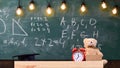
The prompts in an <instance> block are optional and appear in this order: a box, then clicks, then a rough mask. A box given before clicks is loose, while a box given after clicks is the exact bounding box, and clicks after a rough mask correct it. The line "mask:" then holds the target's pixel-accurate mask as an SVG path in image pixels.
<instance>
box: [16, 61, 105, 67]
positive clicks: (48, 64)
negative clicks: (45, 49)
mask: <svg viewBox="0 0 120 68" xmlns="http://www.w3.org/2000/svg"><path fill="white" fill-rule="evenodd" d="M14 67H15V68H103V62H102V61H82V62H74V61H15V64H14Z"/></svg>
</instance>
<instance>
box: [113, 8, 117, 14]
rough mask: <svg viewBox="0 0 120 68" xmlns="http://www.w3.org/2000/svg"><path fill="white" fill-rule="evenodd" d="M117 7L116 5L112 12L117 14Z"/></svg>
mask: <svg viewBox="0 0 120 68" xmlns="http://www.w3.org/2000/svg"><path fill="white" fill-rule="evenodd" d="M117 12H118V11H117V8H116V7H114V8H113V9H112V13H113V14H114V15H116V14H117Z"/></svg>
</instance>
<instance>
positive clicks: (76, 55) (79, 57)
mask: <svg viewBox="0 0 120 68" xmlns="http://www.w3.org/2000/svg"><path fill="white" fill-rule="evenodd" d="M84 52H85V50H84V49H83V48H79V49H78V48H73V49H72V60H73V61H84V60H85V54H84Z"/></svg>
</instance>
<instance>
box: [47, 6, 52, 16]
mask: <svg viewBox="0 0 120 68" xmlns="http://www.w3.org/2000/svg"><path fill="white" fill-rule="evenodd" d="M46 12H47V14H48V15H51V14H52V8H51V7H47V9H46Z"/></svg>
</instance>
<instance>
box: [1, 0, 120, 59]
mask: <svg viewBox="0 0 120 68" xmlns="http://www.w3.org/2000/svg"><path fill="white" fill-rule="evenodd" d="M20 1H21V5H22V8H23V10H24V15H23V16H21V17H18V16H16V14H15V11H16V8H17V6H18V0H0V60H7V59H8V60H12V59H13V58H12V56H15V55H22V54H34V53H38V54H40V55H37V56H36V60H71V55H72V53H71V50H72V48H74V47H83V39H84V38H87V37H93V38H96V39H97V40H98V45H97V47H98V48H99V49H100V50H101V51H102V52H103V54H104V58H105V59H108V60H120V53H119V51H120V15H117V16H112V15H111V14H110V11H111V9H112V7H113V6H114V2H113V1H109V0H106V2H107V4H108V9H106V10H104V11H103V10H101V8H100V3H101V0H92V1H91V0H85V3H86V6H87V10H88V11H87V13H85V14H80V12H79V8H80V4H81V3H82V2H81V1H82V0H81V1H80V0H66V2H67V6H68V9H67V11H66V12H62V11H60V9H59V6H60V4H61V2H62V0H34V1H35V4H36V10H35V11H33V12H31V11H29V10H28V4H29V2H30V0H20ZM48 2H50V4H51V6H52V8H53V9H54V15H53V16H46V14H45V10H46V7H47V5H48ZM116 4H118V5H119V6H120V0H116ZM119 11H120V10H119Z"/></svg>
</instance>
